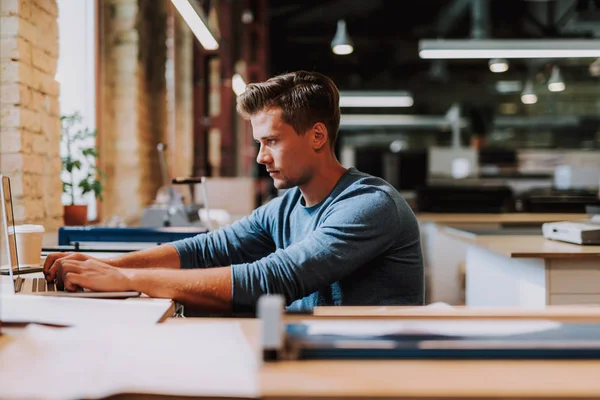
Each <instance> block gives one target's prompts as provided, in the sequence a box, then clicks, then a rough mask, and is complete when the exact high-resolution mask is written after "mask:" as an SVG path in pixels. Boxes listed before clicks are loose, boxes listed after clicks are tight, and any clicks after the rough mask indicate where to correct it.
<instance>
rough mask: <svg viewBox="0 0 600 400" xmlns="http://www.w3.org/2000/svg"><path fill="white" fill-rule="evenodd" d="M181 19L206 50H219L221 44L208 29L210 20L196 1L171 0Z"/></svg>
mask: <svg viewBox="0 0 600 400" xmlns="http://www.w3.org/2000/svg"><path fill="white" fill-rule="evenodd" d="M171 3H173V5H174V6H175V8H176V9H177V11H179V14H181V17H182V18H183V20H184V21H185V22H186V24H187V25H188V26H189V27H190V29H191V30H192V33H193V34H194V36H196V39H198V41H199V42H200V44H202V47H204V48H205V49H206V50H217V49H218V48H219V43H218V42H217V40H216V39H215V35H214V34H213V33H212V32H211V30H210V29H209V28H208V23H207V21H208V19H207V18H206V16H205V15H204V12H203V11H202V8H200V7H199V6H198V5H197V4H196V2H195V1H194V0H171Z"/></svg>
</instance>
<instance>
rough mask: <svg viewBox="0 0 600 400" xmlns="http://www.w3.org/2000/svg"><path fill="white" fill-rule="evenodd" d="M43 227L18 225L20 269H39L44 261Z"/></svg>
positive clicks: (16, 229) (16, 230) (16, 227)
mask: <svg viewBox="0 0 600 400" xmlns="http://www.w3.org/2000/svg"><path fill="white" fill-rule="evenodd" d="M44 231H45V230H44V227H43V226H42V225H17V226H15V233H16V234H17V236H16V239H17V257H18V259H19V266H20V267H27V266H32V267H39V266H40V263H41V261H42V237H43V236H44Z"/></svg>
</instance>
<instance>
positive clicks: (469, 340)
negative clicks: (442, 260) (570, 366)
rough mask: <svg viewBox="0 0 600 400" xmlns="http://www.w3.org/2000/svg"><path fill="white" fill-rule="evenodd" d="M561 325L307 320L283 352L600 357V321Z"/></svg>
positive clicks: (291, 329)
mask: <svg viewBox="0 0 600 400" xmlns="http://www.w3.org/2000/svg"><path fill="white" fill-rule="evenodd" d="M455 322H456V323H458V324H460V322H459V321H455ZM365 323H367V324H369V323H370V324H374V323H375V324H376V323H377V322H375V321H365ZM469 323H471V324H472V323H473V321H472V320H471V321H470V322H469ZM556 325H557V326H555V327H552V328H550V329H545V330H541V331H536V332H529V333H517V334H508V335H505V334H502V335H494V334H490V335H485V336H481V335H473V336H470V335H468V334H462V335H445V334H431V333H428V332H418V331H413V332H398V333H389V334H384V335H376V336H374V335H360V334H358V335H357V334H347V335H345V334H339V333H336V334H313V333H310V332H309V328H308V325H307V324H305V323H291V324H288V325H286V329H285V332H286V340H285V343H286V345H285V349H283V350H282V351H284V352H285V355H283V356H281V357H278V358H287V359H290V358H293V359H600V324H597V323H572V322H571V323H560V324H556Z"/></svg>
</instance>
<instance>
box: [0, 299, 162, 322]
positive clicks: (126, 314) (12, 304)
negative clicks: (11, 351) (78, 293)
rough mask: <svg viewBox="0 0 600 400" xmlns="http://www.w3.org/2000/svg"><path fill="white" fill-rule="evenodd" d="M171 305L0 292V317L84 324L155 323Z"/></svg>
mask: <svg viewBox="0 0 600 400" xmlns="http://www.w3.org/2000/svg"><path fill="white" fill-rule="evenodd" d="M170 307H171V301H170V300H167V299H150V298H132V299H126V300H125V299H123V300H109V299H84V298H73V297H48V296H36V295H25V294H7V295H0V320H2V321H3V322H35V323H39V324H52V325H65V326H83V325H103V324H106V323H107V322H108V323H110V324H112V325H118V324H126V325H137V324H155V323H157V322H158V321H159V320H160V318H161V317H162V316H163V315H164V314H165V313H166V312H167V311H168V310H169V308H170Z"/></svg>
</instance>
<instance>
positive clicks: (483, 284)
mask: <svg viewBox="0 0 600 400" xmlns="http://www.w3.org/2000/svg"><path fill="white" fill-rule="evenodd" d="M461 232H462V233H461ZM444 234H446V235H449V236H452V237H454V238H455V239H456V240H458V241H462V242H464V243H465V244H466V246H467V249H466V262H465V271H466V289H465V290H466V296H465V298H466V304H467V305H469V306H523V307H529V306H531V307H539V306H544V305H565V304H600V246H587V245H585V246H581V245H575V244H571V243H564V242H558V241H554V240H548V239H545V238H544V237H543V236H542V235H528V236H527V235H524V236H519V235H514V236H513V235H476V234H470V233H468V232H463V231H461V230H460V229H455V228H444Z"/></svg>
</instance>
